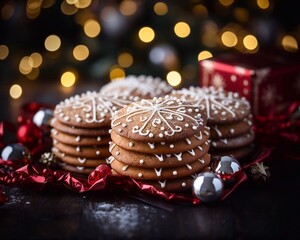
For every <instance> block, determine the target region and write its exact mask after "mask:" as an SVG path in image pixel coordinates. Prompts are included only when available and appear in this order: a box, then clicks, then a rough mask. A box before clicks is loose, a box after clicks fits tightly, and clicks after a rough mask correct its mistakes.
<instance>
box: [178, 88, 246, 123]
mask: <svg viewBox="0 0 300 240" xmlns="http://www.w3.org/2000/svg"><path fill="white" fill-rule="evenodd" d="M173 94H174V95H175V96H179V98H180V99H182V100H184V101H190V102H194V106H198V107H199V108H200V110H206V113H207V118H208V119H214V118H215V117H220V119H221V120H226V119H227V118H235V117H236V115H237V113H241V114H242V115H245V114H246V112H245V111H249V109H250V104H249V102H248V101H247V100H246V99H245V98H240V97H239V94H238V93H233V92H225V91H224V90H223V88H215V87H209V88H199V87H190V88H189V89H187V88H183V89H181V90H177V91H173V93H172V95H173Z"/></svg>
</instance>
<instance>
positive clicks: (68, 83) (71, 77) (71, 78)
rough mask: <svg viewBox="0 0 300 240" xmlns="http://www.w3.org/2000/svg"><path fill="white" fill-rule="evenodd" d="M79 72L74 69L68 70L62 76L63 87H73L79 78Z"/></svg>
mask: <svg viewBox="0 0 300 240" xmlns="http://www.w3.org/2000/svg"><path fill="white" fill-rule="evenodd" d="M76 75H77V74H76V73H75V72H74V71H66V72H64V73H63V74H62V75H61V77H60V83H61V85H62V86H63V87H66V88H69V87H72V86H73V85H74V84H75V82H76V79H77V76H76Z"/></svg>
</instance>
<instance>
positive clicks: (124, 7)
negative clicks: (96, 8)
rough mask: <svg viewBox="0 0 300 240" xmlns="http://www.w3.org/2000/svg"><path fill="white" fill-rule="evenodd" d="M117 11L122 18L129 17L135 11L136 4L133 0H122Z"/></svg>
mask: <svg viewBox="0 0 300 240" xmlns="http://www.w3.org/2000/svg"><path fill="white" fill-rule="evenodd" d="M119 10H120V13H121V14H123V15H124V16H131V15H133V14H135V12H136V10H137V3H136V2H135V1H133V0H124V1H122V2H121V4H120V6H119Z"/></svg>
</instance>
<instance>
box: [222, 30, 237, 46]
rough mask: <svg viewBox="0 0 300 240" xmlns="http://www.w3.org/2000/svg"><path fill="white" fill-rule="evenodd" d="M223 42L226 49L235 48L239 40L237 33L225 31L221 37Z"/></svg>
mask: <svg viewBox="0 0 300 240" xmlns="http://www.w3.org/2000/svg"><path fill="white" fill-rule="evenodd" d="M221 41H222V43H223V44H224V45H225V46H226V47H234V46H235V45H236V44H237V42H238V39H237V36H236V35H235V33H233V32H231V31H225V32H223V34H222V36H221Z"/></svg>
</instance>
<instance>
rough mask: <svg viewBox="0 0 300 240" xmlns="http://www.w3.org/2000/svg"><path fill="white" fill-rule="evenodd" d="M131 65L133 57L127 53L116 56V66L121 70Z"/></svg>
mask: <svg viewBox="0 0 300 240" xmlns="http://www.w3.org/2000/svg"><path fill="white" fill-rule="evenodd" d="M132 63H133V57H132V55H131V54H130V53H128V52H123V53H121V54H119V56H118V64H119V65H120V66H121V67H123V68H128V67H130V66H131V65H132Z"/></svg>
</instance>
